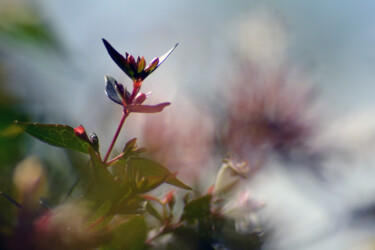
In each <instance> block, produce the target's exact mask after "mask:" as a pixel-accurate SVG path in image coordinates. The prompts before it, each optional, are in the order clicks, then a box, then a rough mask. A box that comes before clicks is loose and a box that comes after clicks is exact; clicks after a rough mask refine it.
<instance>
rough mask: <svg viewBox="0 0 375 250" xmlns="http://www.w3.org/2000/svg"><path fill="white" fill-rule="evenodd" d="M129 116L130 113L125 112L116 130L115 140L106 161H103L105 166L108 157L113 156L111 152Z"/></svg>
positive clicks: (105, 158)
mask: <svg viewBox="0 0 375 250" xmlns="http://www.w3.org/2000/svg"><path fill="white" fill-rule="evenodd" d="M128 115H129V112H128V111H127V110H124V112H123V113H122V117H121V121H120V124H119V125H118V127H117V130H116V133H115V135H114V136H113V139H112V142H111V145H110V146H109V148H108V151H107V153H106V154H105V157H104V159H103V162H104V163H105V164H106V163H107V160H108V157H109V155H110V154H111V151H112V149H113V146H114V145H115V143H116V140H117V137H118V135H119V134H120V131H121V128H122V126H123V125H124V122H125V120H126V118H127V117H128Z"/></svg>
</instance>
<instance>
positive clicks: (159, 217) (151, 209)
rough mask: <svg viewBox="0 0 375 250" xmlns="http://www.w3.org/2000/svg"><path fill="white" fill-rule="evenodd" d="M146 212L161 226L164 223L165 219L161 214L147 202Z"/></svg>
mask: <svg viewBox="0 0 375 250" xmlns="http://www.w3.org/2000/svg"><path fill="white" fill-rule="evenodd" d="M146 211H147V212H149V213H150V214H151V215H152V216H154V217H155V218H156V219H157V220H158V221H159V222H160V223H161V224H163V223H164V220H163V217H161V215H160V214H159V212H158V211H157V210H156V208H155V207H154V206H153V205H151V203H150V202H147V204H146Z"/></svg>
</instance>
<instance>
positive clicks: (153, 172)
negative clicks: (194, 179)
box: [128, 157, 191, 190]
mask: <svg viewBox="0 0 375 250" xmlns="http://www.w3.org/2000/svg"><path fill="white" fill-rule="evenodd" d="M128 167H129V168H130V170H131V171H135V172H136V174H137V175H140V176H143V177H146V178H147V179H149V180H151V181H154V182H155V179H157V180H161V179H163V182H166V183H168V184H171V185H174V186H177V187H179V188H183V189H187V190H190V189H191V188H190V187H189V186H187V185H185V184H184V183H183V182H181V181H180V180H179V179H177V178H176V177H175V175H174V174H172V173H171V172H170V171H169V170H168V169H167V168H165V167H163V166H162V165H160V164H159V163H156V162H154V161H152V160H149V159H146V158H142V157H131V158H129V160H128Z"/></svg>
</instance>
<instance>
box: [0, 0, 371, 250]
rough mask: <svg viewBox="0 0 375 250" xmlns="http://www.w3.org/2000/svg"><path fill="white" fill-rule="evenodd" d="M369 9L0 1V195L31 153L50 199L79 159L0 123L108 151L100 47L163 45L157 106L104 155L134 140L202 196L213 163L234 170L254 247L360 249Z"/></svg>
mask: <svg viewBox="0 0 375 250" xmlns="http://www.w3.org/2000/svg"><path fill="white" fill-rule="evenodd" d="M374 14H375V3H374V2H373V1H370V0H364V1H357V2H354V1H338V0H333V1H321V0H318V1H291V0H285V1H271V0H268V1H255V0H254V1H249V0H246V1H244V0H238V1H222V0H215V1H195V0H193V1H169V0H159V1H143V2H140V1H110V2H109V1H107V2H104V1H102V2H101V1H73V0H65V1H56V0H38V1H37V0H34V1H26V0H25V1H21V0H17V1H14V0H12V1H10V0H0V74H1V80H0V89H1V90H0V91H1V92H0V98H1V99H0V104H1V107H0V109H1V112H0V115H1V117H0V125H1V129H2V131H3V132H2V133H3V136H2V138H1V151H0V152H1V157H0V159H1V165H2V166H1V172H0V173H1V177H0V180H1V181H0V183H1V187H0V189H1V190H3V191H6V190H9V186H11V185H12V184H11V178H12V168H13V167H14V166H15V165H16V164H17V162H18V161H20V160H21V159H23V158H25V157H26V156H29V155H37V156H38V157H40V158H41V159H43V161H44V163H45V165H46V166H47V168H48V170H49V174H50V176H51V179H53V180H54V183H52V184H51V185H52V187H54V186H56V189H59V190H60V191H61V192H64V187H66V188H68V187H69V186H70V185H71V184H72V183H73V182H74V178H73V177H72V175H73V174H72V172H73V170H72V165H73V164H76V163H75V161H77V162H80V159H79V156H76V155H73V156H72V155H71V154H72V153H71V152H66V151H64V150H62V149H58V148H51V147H48V146H46V145H44V144H43V143H41V142H39V141H36V140H33V139H30V138H29V137H27V136H26V137H25V136H20V135H17V136H15V135H14V136H12V133H9V131H7V133H5V132H4V129H6V128H7V126H8V125H9V124H10V122H11V121H12V120H14V119H21V120H28V121H36V122H42V123H62V124H69V125H71V126H73V127H76V126H78V125H79V124H83V125H84V126H85V128H86V130H88V131H95V132H96V134H97V135H98V136H99V138H100V143H101V146H102V148H104V149H105V148H107V147H108V145H109V143H110V140H111V138H112V136H113V133H114V131H115V129H116V127H117V124H118V120H119V118H120V116H121V107H120V106H117V105H115V104H113V103H112V102H111V101H110V100H109V99H108V98H107V97H106V96H105V94H104V78H103V77H104V75H111V76H113V77H115V78H116V79H117V80H119V81H120V82H122V83H124V84H125V85H127V84H128V86H130V81H129V79H127V78H126V77H125V75H124V74H123V73H122V72H121V70H120V69H119V68H118V67H117V66H116V65H115V64H114V63H113V62H112V61H111V59H110V57H109V56H108V54H107V52H106V50H105V48H104V46H103V44H102V41H101V38H105V39H107V40H108V41H109V42H110V43H111V44H112V45H113V46H114V47H115V48H116V49H117V50H118V51H119V52H121V53H124V52H125V51H127V52H129V53H131V54H133V55H141V56H142V55H143V56H145V58H146V60H147V61H148V62H149V61H150V60H151V59H152V58H154V57H157V56H161V55H162V54H164V53H165V52H166V51H168V50H169V49H170V48H171V47H173V45H174V44H175V43H177V42H178V43H179V46H178V47H177V49H176V50H175V51H174V52H173V54H172V55H171V56H170V57H169V58H168V60H167V61H166V62H165V63H164V64H163V65H162V66H161V67H160V68H159V69H158V70H157V71H156V72H155V73H153V75H152V76H150V77H149V78H147V80H146V81H145V82H144V85H143V91H144V92H147V91H152V95H151V97H150V98H149V99H148V103H150V104H151V103H155V104H156V103H157V102H161V101H170V102H172V105H171V106H170V107H168V108H167V109H166V110H165V111H164V112H163V113H162V114H154V115H151V116H149V117H147V118H145V116H142V115H141V114H136V115H132V116H131V117H130V119H129V120H127V121H126V125H125V128H124V129H123V131H122V134H121V137H120V138H119V144H121V143H124V142H126V141H127V140H129V139H131V138H133V137H138V138H139V142H138V144H139V146H145V147H147V148H149V150H150V153H151V155H153V157H154V158H156V159H158V160H159V161H161V162H163V163H164V164H166V165H167V166H168V167H170V168H171V169H173V170H178V171H179V173H180V175H181V178H182V179H184V180H186V182H188V183H196V185H197V186H200V187H203V188H206V187H208V186H210V185H211V184H212V182H213V178H214V177H213V176H214V175H212V174H209V173H212V172H214V171H215V170H217V169H218V167H219V166H220V159H221V158H222V157H224V156H226V155H227V153H232V154H233V157H236V158H238V159H241V160H243V159H245V160H247V161H248V162H249V164H250V165H251V166H253V169H254V171H253V172H254V174H253V176H252V178H251V179H250V180H249V183H248V189H249V190H250V192H251V194H252V195H253V196H254V198H256V199H260V200H262V201H264V202H265V204H266V205H265V207H264V208H262V209H261V210H260V211H259V212H258V216H259V221H260V223H261V225H262V226H263V229H264V230H265V231H266V232H267V235H268V236H267V239H266V242H265V245H264V249H374V248H375V227H374V225H375V199H374V197H375V196H374V194H375V182H374V181H373V180H374V177H375V157H374V147H375V113H374V108H375V107H374V106H375V94H374V93H375V84H374V82H375V71H374V70H373V68H374V66H375V50H374V48H373V46H374V44H375V30H374V29H375V26H374V23H375V15H374ZM117 150H120V148H118V149H117ZM211 176H212V177H211ZM51 199H52V198H51Z"/></svg>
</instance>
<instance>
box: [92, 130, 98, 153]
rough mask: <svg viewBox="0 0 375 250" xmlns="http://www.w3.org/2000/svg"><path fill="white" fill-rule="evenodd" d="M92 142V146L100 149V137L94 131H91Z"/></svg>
mask: <svg viewBox="0 0 375 250" xmlns="http://www.w3.org/2000/svg"><path fill="white" fill-rule="evenodd" d="M90 142H91V145H92V147H93V148H94V149H95V151H98V150H99V138H98V136H97V135H96V134H95V133H94V132H91V133H90Z"/></svg>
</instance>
